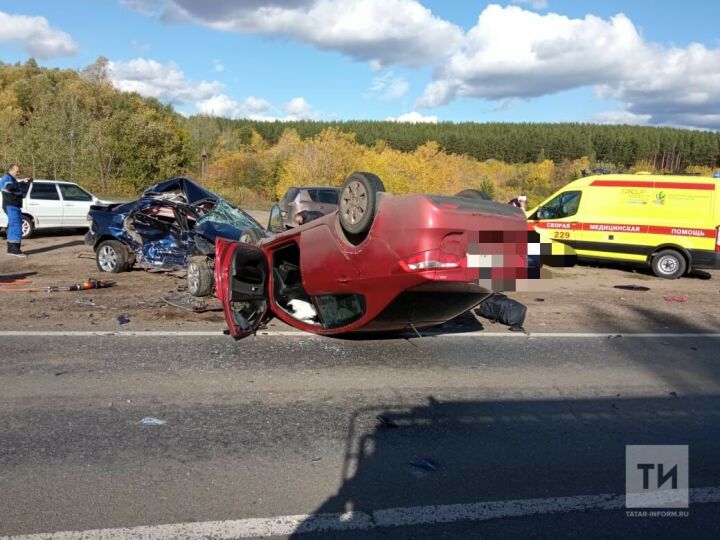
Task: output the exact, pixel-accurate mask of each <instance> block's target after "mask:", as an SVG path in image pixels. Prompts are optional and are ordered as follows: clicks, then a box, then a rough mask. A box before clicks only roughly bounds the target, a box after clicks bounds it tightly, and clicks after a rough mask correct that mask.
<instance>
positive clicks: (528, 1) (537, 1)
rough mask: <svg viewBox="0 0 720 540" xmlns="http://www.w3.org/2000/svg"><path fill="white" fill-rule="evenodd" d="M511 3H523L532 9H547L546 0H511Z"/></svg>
mask: <svg viewBox="0 0 720 540" xmlns="http://www.w3.org/2000/svg"><path fill="white" fill-rule="evenodd" d="M512 3H513V4H525V5H528V6H530V7H531V8H533V9H538V10H540V9H547V7H548V3H547V0H512Z"/></svg>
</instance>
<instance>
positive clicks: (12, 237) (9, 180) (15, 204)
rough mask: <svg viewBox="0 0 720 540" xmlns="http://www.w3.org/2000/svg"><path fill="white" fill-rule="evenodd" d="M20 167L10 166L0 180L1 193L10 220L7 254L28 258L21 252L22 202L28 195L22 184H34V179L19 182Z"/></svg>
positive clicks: (4, 208) (3, 205)
mask: <svg viewBox="0 0 720 540" xmlns="http://www.w3.org/2000/svg"><path fill="white" fill-rule="evenodd" d="M18 174H20V167H18V166H17V165H10V167H9V168H8V170H7V173H5V176H3V177H2V178H0V191H2V207H3V210H4V211H5V213H6V214H7V218H8V226H7V252H8V255H13V256H15V257H27V255H25V254H24V253H23V252H22V251H21V250H20V242H21V241H22V210H21V209H22V202H23V197H25V195H26V194H27V189H24V188H23V186H22V185H21V184H23V183H27V182H32V178H26V179H25V180H18V179H17V176H18Z"/></svg>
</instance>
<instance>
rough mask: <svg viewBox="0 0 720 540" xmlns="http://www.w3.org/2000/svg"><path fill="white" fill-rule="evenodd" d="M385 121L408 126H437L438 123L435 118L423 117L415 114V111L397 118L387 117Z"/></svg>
mask: <svg viewBox="0 0 720 540" xmlns="http://www.w3.org/2000/svg"><path fill="white" fill-rule="evenodd" d="M385 120H388V121H390V122H406V123H409V124H437V123H438V117H437V116H423V115H422V114H420V113H418V112H415V111H413V112H409V113H405V114H401V115H400V116H397V117H393V116H388V117H387V118H386V119H385Z"/></svg>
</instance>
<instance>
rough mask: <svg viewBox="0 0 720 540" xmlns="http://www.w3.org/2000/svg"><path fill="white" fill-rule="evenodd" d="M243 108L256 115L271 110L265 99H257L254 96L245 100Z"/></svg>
mask: <svg viewBox="0 0 720 540" xmlns="http://www.w3.org/2000/svg"><path fill="white" fill-rule="evenodd" d="M243 106H244V107H245V109H246V110H248V111H250V112H251V113H254V114H259V113H264V112H265V111H267V110H268V109H270V103H268V102H267V101H265V100H264V99H261V98H256V97H253V96H250V97H247V98H245V101H244V102H243Z"/></svg>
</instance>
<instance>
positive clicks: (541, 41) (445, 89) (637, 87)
mask: <svg viewBox="0 0 720 540" xmlns="http://www.w3.org/2000/svg"><path fill="white" fill-rule="evenodd" d="M588 86H591V87H594V88H595V89H596V93H597V94H598V96H600V97H602V98H612V99H614V100H617V101H619V102H621V103H623V104H624V112H625V116H624V118H625V119H627V120H632V121H633V122H641V121H645V119H646V120H647V122H648V123H651V124H670V125H682V126H696V127H704V128H720V114H718V113H716V111H720V49H718V48H716V49H708V48H706V47H705V46H704V45H700V44H697V43H695V44H691V45H689V46H687V47H685V48H681V47H671V48H668V47H663V46H661V45H658V44H655V43H649V42H646V41H645V40H644V39H643V38H642V36H641V35H640V32H639V31H638V30H637V28H636V27H635V25H634V24H633V23H632V21H631V20H630V19H628V18H627V17H626V16H625V15H623V14H618V15H615V16H614V17H611V18H609V19H607V20H605V19H602V18H599V17H596V16H594V15H587V16H586V17H584V18H582V19H571V18H569V17H565V16H562V15H558V14H555V13H548V14H544V15H543V14H538V13H535V12H531V11H527V10H524V9H522V8H520V7H517V6H507V7H501V6H497V5H490V6H488V7H487V8H485V10H483V12H482V13H481V14H480V17H479V18H478V22H477V24H476V25H475V26H474V27H473V28H472V29H471V30H470V31H469V32H468V33H467V36H466V40H465V44H464V45H463V46H462V47H461V48H460V49H458V50H457V51H456V52H455V53H453V54H452V55H451V56H450V57H449V58H448V60H447V61H446V62H444V63H442V65H440V66H439V67H438V68H437V69H436V71H435V74H434V76H433V81H432V82H431V83H430V84H429V85H428V86H427V87H426V88H425V91H424V93H423V95H422V97H421V98H420V99H419V100H418V102H417V106H419V107H430V108H431V107H438V106H441V105H445V104H447V103H449V102H450V101H452V100H453V99H455V98H457V97H462V96H469V97H477V98H483V99H490V100H506V99H512V98H532V97H538V96H543V95H547V94H553V93H557V92H561V91H564V90H570V89H574V88H580V87H588ZM613 114H617V113H613ZM628 115H633V116H628ZM602 118H603V117H602V116H601V117H600V119H602ZM607 118H610V117H607Z"/></svg>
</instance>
